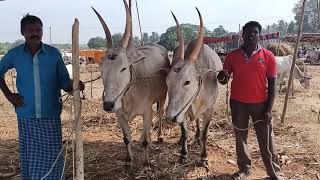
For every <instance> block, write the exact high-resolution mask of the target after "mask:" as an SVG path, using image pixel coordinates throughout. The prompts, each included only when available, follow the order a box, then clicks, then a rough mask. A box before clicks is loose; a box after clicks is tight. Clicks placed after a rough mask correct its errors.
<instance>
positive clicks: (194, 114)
mask: <svg viewBox="0 0 320 180" xmlns="http://www.w3.org/2000/svg"><path fill="white" fill-rule="evenodd" d="M197 11H198V9H197ZM172 15H173V17H174V19H175V22H176V25H177V36H178V37H177V38H178V40H179V47H178V48H177V49H176V51H175V52H174V57H173V61H172V65H171V66H172V68H171V70H170V72H169V74H168V76H167V80H166V82H167V86H168V97H169V100H168V107H167V109H166V112H165V116H166V117H165V119H166V121H168V122H170V123H179V124H180V126H181V139H180V142H181V143H182V149H181V154H180V162H181V163H184V162H185V161H186V158H187V155H188V147H187V139H188V129H187V117H189V118H190V120H194V119H196V122H197V131H196V138H197V139H198V138H199V139H198V140H200V145H201V154H200V156H201V159H200V161H199V163H200V165H201V166H206V165H208V158H207V150H206V140H207V136H208V126H209V124H210V121H211V118H212V115H213V110H214V105H215V102H216V99H217V95H218V81H217V78H216V76H217V71H218V70H221V69H222V63H221V60H220V58H219V56H218V55H217V53H215V52H214V51H213V50H212V49H211V48H210V47H209V46H207V45H204V44H203V31H204V27H203V21H202V17H201V14H200V12H199V11H198V15H199V18H200V27H199V31H198V37H197V39H195V40H193V41H192V42H190V43H189V44H188V45H187V48H186V49H185V48H184V41H183V37H182V34H181V29H180V25H179V23H178V21H177V19H176V17H175V16H174V14H173V13H172ZM200 117H203V124H202V129H201V133H200V128H199V118H200Z"/></svg>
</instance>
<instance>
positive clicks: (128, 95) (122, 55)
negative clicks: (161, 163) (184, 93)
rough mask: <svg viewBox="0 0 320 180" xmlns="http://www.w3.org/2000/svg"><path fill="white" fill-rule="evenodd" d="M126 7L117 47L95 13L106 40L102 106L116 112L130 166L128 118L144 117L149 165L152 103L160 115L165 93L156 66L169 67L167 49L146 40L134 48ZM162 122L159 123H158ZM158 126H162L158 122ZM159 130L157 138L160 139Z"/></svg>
mask: <svg viewBox="0 0 320 180" xmlns="http://www.w3.org/2000/svg"><path fill="white" fill-rule="evenodd" d="M123 2H124V4H125V9H126V27H125V32H124V35H123V38H122V41H121V44H120V45H119V46H118V47H113V44H112V38H111V33H110V31H109V29H108V27H107V25H106V23H105V22H104V20H103V18H102V17H101V16H100V15H99V13H98V12H97V11H96V10H94V11H95V13H96V15H97V16H98V18H99V20H100V22H101V24H102V26H103V29H104V32H105V35H106V39H107V48H108V49H107V56H106V57H104V59H103V62H102V63H101V64H100V69H101V74H102V80H103V86H104V94H103V97H102V100H103V108H104V110H105V111H107V112H115V113H116V116H117V119H118V122H119V124H120V127H121V129H122V132H123V136H124V137H123V140H124V143H125V145H126V148H127V156H126V165H128V166H132V158H133V157H132V151H131V132H130V128H129V125H128V123H129V121H131V120H133V119H134V118H135V117H136V116H138V115H141V116H142V117H143V132H142V135H141V143H142V146H143V149H144V160H143V163H144V164H145V165H147V164H149V160H148V152H147V151H148V144H149V143H150V129H151V126H152V117H153V110H152V105H153V104H154V103H156V102H159V104H160V110H159V116H160V117H161V116H162V114H163V105H164V102H165V98H166V94H167V86H166V81H165V80H166V74H165V73H157V72H161V71H159V69H163V68H165V69H166V68H170V62H169V58H168V54H167V50H166V49H165V48H164V47H162V46H159V45H157V44H151V43H149V44H148V43H147V44H145V45H144V46H141V47H138V48H136V47H135V46H134V44H133V40H132V34H131V33H130V32H131V28H132V24H131V23H132V22H131V15H130V10H129V7H128V4H127V3H126V1H125V0H124V1H123ZM160 124H161V123H160ZM160 129H161V125H160ZM160 136H161V130H159V134H158V138H161V137H160Z"/></svg>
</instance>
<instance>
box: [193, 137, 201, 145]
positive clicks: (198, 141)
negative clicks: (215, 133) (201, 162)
mask: <svg viewBox="0 0 320 180" xmlns="http://www.w3.org/2000/svg"><path fill="white" fill-rule="evenodd" d="M193 144H197V145H199V146H200V138H199V137H195V139H194V142H193Z"/></svg>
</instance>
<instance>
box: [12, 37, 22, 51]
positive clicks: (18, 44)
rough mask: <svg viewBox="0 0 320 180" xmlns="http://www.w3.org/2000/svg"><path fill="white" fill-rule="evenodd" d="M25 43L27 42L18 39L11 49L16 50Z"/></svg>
mask: <svg viewBox="0 0 320 180" xmlns="http://www.w3.org/2000/svg"><path fill="white" fill-rule="evenodd" d="M24 42H25V40H23V39H18V40H16V41H14V42H13V43H12V44H11V46H10V49H11V48H15V47H17V46H20V45H21V44H24Z"/></svg>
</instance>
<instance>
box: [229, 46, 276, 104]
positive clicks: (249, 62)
mask: <svg viewBox="0 0 320 180" xmlns="http://www.w3.org/2000/svg"><path fill="white" fill-rule="evenodd" d="M223 69H225V70H227V71H228V72H229V74H233V80H232V82H231V97H230V98H231V99H234V100H237V101H240V102H243V103H261V102H264V101H266V100H267V77H276V76H277V65H276V60H275V57H274V55H273V54H272V52H270V51H269V50H267V49H265V48H258V49H257V50H256V51H254V52H253V53H252V55H251V57H247V55H246V54H245V53H244V52H243V51H242V50H241V49H236V50H234V51H231V52H230V53H228V54H227V56H226V59H225V62H224V64H223Z"/></svg>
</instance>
